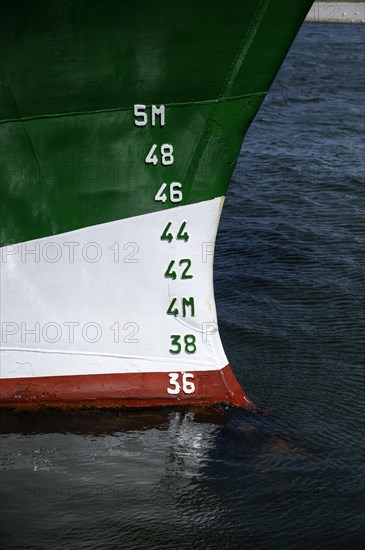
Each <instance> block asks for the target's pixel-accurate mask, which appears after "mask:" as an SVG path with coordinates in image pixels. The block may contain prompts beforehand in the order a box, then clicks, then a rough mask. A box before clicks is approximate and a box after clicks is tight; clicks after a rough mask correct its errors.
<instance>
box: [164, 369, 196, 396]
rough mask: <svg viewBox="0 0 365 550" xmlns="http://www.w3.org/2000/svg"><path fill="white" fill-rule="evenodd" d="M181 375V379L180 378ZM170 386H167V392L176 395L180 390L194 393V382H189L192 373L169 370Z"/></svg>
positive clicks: (192, 378)
mask: <svg viewBox="0 0 365 550" xmlns="http://www.w3.org/2000/svg"><path fill="white" fill-rule="evenodd" d="M180 375H181V380H180V378H179V377H180ZM169 377H170V386H173V387H172V388H167V393H169V394H171V395H177V394H179V393H180V391H181V390H182V391H183V392H184V393H194V392H195V384H194V382H191V380H194V375H193V374H192V373H189V372H183V373H179V372H170V374H169Z"/></svg>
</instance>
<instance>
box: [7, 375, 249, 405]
mask: <svg viewBox="0 0 365 550" xmlns="http://www.w3.org/2000/svg"><path fill="white" fill-rule="evenodd" d="M194 383H195V392H194V393H193V394H189V395H188V394H184V393H183V392H181V393H180V395H170V394H169V393H167V388H168V387H170V385H169V376H168V373H165V372H154V373H133V374H95V375H82V376H49V377H39V378H9V379H2V380H1V382H0V406H2V407H16V408H24V409H36V408H39V407H42V406H44V405H49V406H51V407H62V408H75V407H80V406H85V405H86V406H94V407H123V406H124V407H157V406H166V405H170V406H171V405H173V406H175V405H185V406H186V405H214V404H215V403H220V402H223V401H224V402H226V403H230V404H232V405H235V406H237V407H245V408H254V405H253V403H252V402H251V401H250V400H249V399H248V398H247V397H246V395H245V393H244V392H243V390H242V389H241V387H240V385H239V384H238V382H237V380H236V378H235V376H234V374H233V372H232V370H231V367H230V366H229V365H227V366H226V367H225V368H224V369H221V370H217V371H198V372H194Z"/></svg>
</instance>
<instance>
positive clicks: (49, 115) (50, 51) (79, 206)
mask: <svg viewBox="0 0 365 550" xmlns="http://www.w3.org/2000/svg"><path fill="white" fill-rule="evenodd" d="M311 3H312V1H311V0H295V1H294V0H293V1H288V0H257V1H253V0H224V1H223V0H209V1H208V0H194V1H193V0H187V1H186V2H183V3H175V2H171V1H170V0H159V1H158V2H150V1H148V0H136V1H135V2H115V1H114V0H106V1H104V2H99V1H96V0H88V1H86V0H78V1H77V2H69V1H68V0H58V1H57V2H44V1H43V0H29V1H27V2H24V1H23V0H3V2H2V18H1V20H0V47H1V51H2V56H1V65H0V70H1V82H2V89H1V113H0V120H1V121H2V124H0V133H1V135H0V139H1V143H2V164H1V245H5V244H11V243H16V242H22V241H25V240H30V239H36V238H40V237H45V236H49V235H55V234H59V233H62V232H66V231H71V230H74V229H78V228H82V227H86V226H90V225H95V224H99V223H105V222H109V221H113V220H118V219H122V218H127V217H131V216H137V215H141V214H146V213H149V212H155V211H159V210H164V209H167V208H171V207H175V206H177V204H176V203H172V202H171V201H170V200H167V201H166V202H165V203H162V202H159V201H155V200H154V197H155V194H156V193H157V191H158V189H159V188H160V187H161V185H162V184H163V183H170V182H174V181H176V182H181V184H182V192H183V200H182V201H181V202H179V205H183V204H192V203H196V202H200V201H204V200H208V199H212V198H215V197H219V196H222V195H224V194H225V192H226V187H227V184H228V182H229V180H230V177H231V175H232V171H233V168H234V164H235V162H236V158H237V155H238V153H239V150H240V147H241V143H242V139H243V136H244V134H245V132H246V131H247V129H248V127H249V125H250V123H251V121H252V119H253V117H254V115H255V113H256V112H257V109H258V108H259V106H260V104H261V102H262V100H263V98H264V96H265V94H266V93H267V91H268V89H269V86H270V84H271V82H272V80H273V78H274V76H275V74H276V72H277V70H278V69H279V67H280V64H281V63H282V61H283V59H284V57H285V55H286V52H287V50H288V48H289V47H290V44H291V43H292V41H293V39H294V37H295V35H296V33H297V31H298V29H299V27H300V25H301V23H302V21H303V19H304V17H305V15H306V13H307V12H308V10H309V8H310V6H311ZM135 103H139V104H145V105H148V106H151V105H153V104H155V105H157V106H160V105H165V107H166V113H165V115H166V121H165V125H164V126H163V127H160V125H159V126H155V127H152V126H151V125H150V123H149V124H148V125H147V126H145V127H137V126H135V124H134V112H133V105H134V104H135ZM153 144H171V145H172V146H173V155H174V162H173V164H172V165H169V166H164V165H163V164H162V163H161V162H159V163H158V164H157V165H156V166H155V165H153V164H146V162H145V159H146V156H147V154H148V152H149V151H150V150H151V147H152V145H153ZM160 152H161V149H160Z"/></svg>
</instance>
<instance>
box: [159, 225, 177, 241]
mask: <svg viewBox="0 0 365 550" xmlns="http://www.w3.org/2000/svg"><path fill="white" fill-rule="evenodd" d="M171 226H172V222H169V223H168V224H167V225H166V227H165V229H164V230H163V233H162V235H161V237H160V239H161V241H167V242H169V243H171V241H172V240H173V238H174V236H173V234H172V233H171V232H170V231H169V230H170V227H171Z"/></svg>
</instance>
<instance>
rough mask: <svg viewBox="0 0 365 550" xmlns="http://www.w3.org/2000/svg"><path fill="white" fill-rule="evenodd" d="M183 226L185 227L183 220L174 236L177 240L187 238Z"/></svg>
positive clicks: (186, 239) (187, 234)
mask: <svg viewBox="0 0 365 550" xmlns="http://www.w3.org/2000/svg"><path fill="white" fill-rule="evenodd" d="M185 227H186V222H183V223H182V224H181V227H180V229H179V232H178V234H177V237H176V238H177V239H178V240H181V241H185V242H187V241H188V240H189V233H187V231H185Z"/></svg>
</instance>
